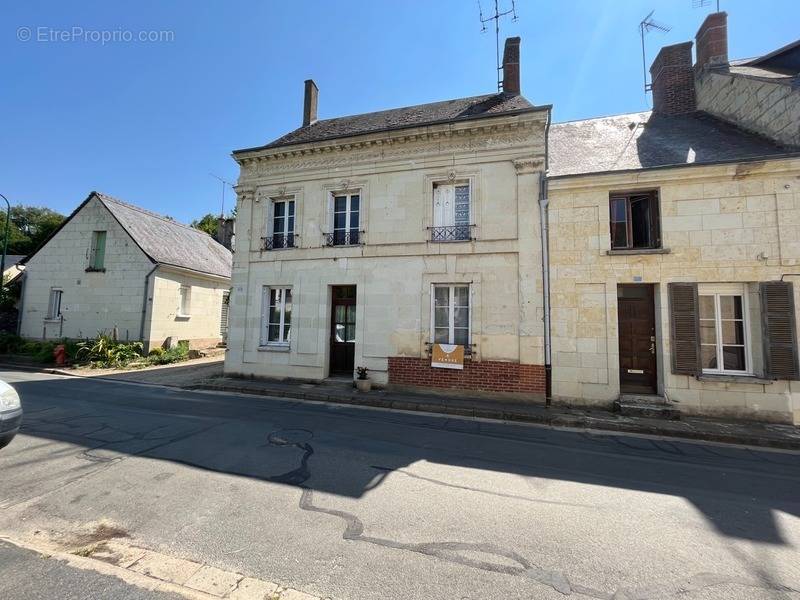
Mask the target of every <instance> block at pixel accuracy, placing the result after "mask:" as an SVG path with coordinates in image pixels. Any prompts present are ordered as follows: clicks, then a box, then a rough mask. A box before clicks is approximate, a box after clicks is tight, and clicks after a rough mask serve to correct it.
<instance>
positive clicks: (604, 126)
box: [549, 111, 800, 177]
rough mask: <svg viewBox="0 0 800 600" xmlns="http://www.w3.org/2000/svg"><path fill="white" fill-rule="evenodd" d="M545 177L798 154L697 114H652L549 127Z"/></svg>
mask: <svg viewBox="0 0 800 600" xmlns="http://www.w3.org/2000/svg"><path fill="white" fill-rule="evenodd" d="M549 151H550V162H549V167H550V170H549V174H550V176H551V177H559V176H565V175H581V174H586V173H602V172H607V171H625V170H632V169H650V168H655V167H667V166H678V165H687V164H711V163H720V162H730V161H736V160H745V159H754V158H759V157H770V156H773V157H774V156H779V155H786V154H796V153H800V148H787V147H786V146H780V145H778V144H776V143H774V142H772V141H770V140H767V139H765V138H762V137H760V136H757V135H754V134H751V133H747V132H745V131H743V130H741V129H739V128H737V127H735V126H733V125H730V124H728V123H725V122H723V121H720V120H719V119H716V118H714V117H712V116H711V115H708V114H706V113H703V112H699V111H698V112H695V113H691V114H686V115H677V116H664V115H659V114H654V113H652V112H641V113H630V114H625V115H616V116H611V117H599V118H596V119H586V120H583V121H570V122H566V123H554V124H553V125H552V126H551V127H550V137H549Z"/></svg>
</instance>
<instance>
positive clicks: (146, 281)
mask: <svg viewBox="0 0 800 600" xmlns="http://www.w3.org/2000/svg"><path fill="white" fill-rule="evenodd" d="M160 266H161V265H159V264H158V263H156V265H155V266H154V267H153V268H152V269H150V272H149V273H148V274H147V275H145V276H144V296H143V298H142V324H141V326H140V327H139V339H140V340H142V343H144V322H145V321H146V320H147V292H148V291H150V276H151V275H152V274H153V273H155V272H156V269H157V268H158V267H160ZM145 349H146V350H150V348H145Z"/></svg>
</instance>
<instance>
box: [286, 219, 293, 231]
mask: <svg viewBox="0 0 800 600" xmlns="http://www.w3.org/2000/svg"><path fill="white" fill-rule="evenodd" d="M286 231H287V232H288V233H294V217H289V223H288V227H287V228H286Z"/></svg>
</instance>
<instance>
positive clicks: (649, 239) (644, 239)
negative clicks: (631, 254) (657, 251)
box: [609, 191, 661, 250]
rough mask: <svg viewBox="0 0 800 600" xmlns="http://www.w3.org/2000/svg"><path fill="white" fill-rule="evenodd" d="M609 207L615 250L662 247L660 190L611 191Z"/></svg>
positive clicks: (612, 240)
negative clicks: (620, 192) (615, 192)
mask: <svg viewBox="0 0 800 600" xmlns="http://www.w3.org/2000/svg"><path fill="white" fill-rule="evenodd" d="M609 209H610V215H609V216H610V223H611V249H612V250H633V249H637V248H641V249H653V248H660V247H661V221H660V217H659V210H658V193H657V192H655V191H651V192H634V193H627V194H611V199H610V203H609Z"/></svg>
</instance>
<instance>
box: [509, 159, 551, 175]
mask: <svg viewBox="0 0 800 600" xmlns="http://www.w3.org/2000/svg"><path fill="white" fill-rule="evenodd" d="M514 168H515V169H516V170H517V175H527V174H529V173H536V172H537V171H541V170H543V168H544V159H542V158H519V159H517V160H515V161H514Z"/></svg>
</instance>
